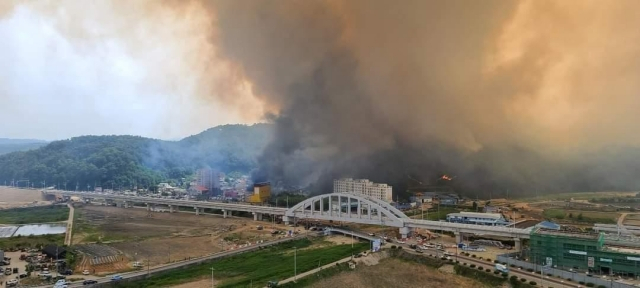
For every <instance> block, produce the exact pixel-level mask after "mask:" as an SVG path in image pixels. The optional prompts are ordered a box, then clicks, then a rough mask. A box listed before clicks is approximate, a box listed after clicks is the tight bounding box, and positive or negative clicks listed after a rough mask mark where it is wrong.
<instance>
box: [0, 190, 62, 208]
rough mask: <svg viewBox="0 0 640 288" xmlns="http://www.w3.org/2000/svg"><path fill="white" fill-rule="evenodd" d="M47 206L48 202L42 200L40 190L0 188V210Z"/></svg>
mask: <svg viewBox="0 0 640 288" xmlns="http://www.w3.org/2000/svg"><path fill="white" fill-rule="evenodd" d="M34 202H36V203H34ZM47 204H50V202H49V201H45V200H44V198H43V197H42V193H40V190H31V189H17V188H12V187H6V186H0V209H7V208H16V207H23V206H33V205H47Z"/></svg>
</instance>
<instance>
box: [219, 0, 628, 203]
mask: <svg viewBox="0 0 640 288" xmlns="http://www.w3.org/2000/svg"><path fill="white" fill-rule="evenodd" d="M211 7H212V8H211V9H212V11H215V12H216V13H215V15H216V23H217V29H218V31H219V33H218V34H217V37H216V39H214V41H215V42H216V45H217V46H218V47H219V48H220V51H221V53H222V55H223V57H224V58H226V59H229V60H230V61H232V62H234V63H236V64H237V65H238V66H239V67H241V71H242V72H243V74H244V76H245V77H246V79H248V81H250V82H251V83H252V84H253V93H254V95H256V97H259V98H260V99H262V101H263V102H265V103H268V104H269V105H272V106H274V107H276V117H275V120H274V121H275V123H276V125H277V128H276V129H277V130H276V131H277V132H276V135H275V139H276V140H275V141H274V142H272V143H271V145H269V147H268V148H267V149H266V151H265V152H264V154H263V156H262V158H261V161H260V163H261V167H260V169H259V170H258V171H257V172H256V173H255V175H254V177H255V178H256V180H271V181H274V182H282V183H296V184H299V185H305V184H309V183H318V184H319V185H318V186H316V187H315V188H316V189H315V190H316V191H318V192H327V191H330V190H329V189H330V183H331V179H333V178H337V177H343V176H355V177H366V178H371V179H372V180H376V181H382V182H387V183H391V184H394V185H396V186H397V187H396V191H398V190H402V189H404V188H405V187H407V186H412V185H419V182H423V183H422V184H423V185H425V184H430V185H438V184H443V183H439V182H438V181H437V180H436V179H438V176H439V175H441V174H442V173H450V174H452V175H457V176H458V177H456V178H455V180H454V181H455V183H456V184H453V185H457V186H459V188H461V189H462V190H464V191H466V192H476V193H488V192H490V191H492V190H499V191H501V192H502V193H504V191H505V190H506V189H511V190H512V191H513V192H512V193H525V192H533V191H534V190H535V189H539V190H542V191H549V190H553V191H557V190H599V189H638V188H640V185H638V184H640V182H638V181H637V180H635V179H634V178H635V177H633V175H631V174H632V173H629V172H626V171H629V170H631V171H637V170H634V169H635V168H637V166H638V164H635V163H638V162H637V161H635V162H634V161H626V162H627V163H623V162H625V161H621V160H622V159H625V158H627V157H630V156H634V155H635V156H637V155H638V152H637V150H636V148H637V147H638V146H637V145H638V140H639V136H638V135H637V134H635V133H632V131H633V130H634V129H633V127H634V125H635V123H638V120H640V119H638V118H639V117H640V114H638V113H635V110H636V109H637V108H638V107H640V105H639V104H640V97H638V95H637V93H638V91H639V89H638V88H640V84H639V82H638V81H637V79H638V76H640V75H639V73H640V57H638V56H640V46H638V45H636V44H635V43H637V40H638V38H639V37H640V30H639V29H635V28H631V27H640V17H638V16H640V14H639V13H640V12H639V11H640V3H638V2H637V1H616V2H615V3H602V2H599V1H482V2H474V1H402V2H400V3H396V2H390V1H370V0H367V1H215V2H213V3H212V5H211ZM612 147H616V148H612ZM633 159H638V158H633ZM629 162H630V163H629ZM603 165H606V166H609V167H608V168H612V170H607V169H604V168H603ZM411 179H420V180H411ZM412 182H413V183H412ZM416 182H418V183H416ZM398 188H399V189H398ZM494 195H495V194H494Z"/></svg>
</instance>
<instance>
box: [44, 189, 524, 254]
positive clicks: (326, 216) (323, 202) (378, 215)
mask: <svg viewBox="0 0 640 288" xmlns="http://www.w3.org/2000/svg"><path fill="white" fill-rule="evenodd" d="M43 193H46V194H54V195H55V194H58V195H63V196H77V197H81V198H82V199H103V200H104V201H105V202H111V203H113V202H115V203H116V204H117V205H118V206H121V207H129V206H130V205H133V203H144V204H146V205H147V207H148V209H152V207H154V205H166V206H167V207H169V211H170V212H174V211H175V210H174V209H176V208H177V207H193V209H195V211H196V214H200V213H201V212H202V209H206V208H209V209H218V210H222V213H223V216H224V217H226V216H227V215H228V213H229V211H244V212H251V213H253V215H254V220H261V219H262V215H263V214H267V215H280V216H283V217H282V218H283V220H284V222H285V223H286V224H289V223H290V222H296V221H298V220H300V219H309V220H326V221H341V222H348V223H359V224H369V225H380V226H391V227H397V228H398V229H400V234H401V235H402V237H403V238H406V237H407V236H408V235H409V234H410V233H411V231H412V230H414V229H416V228H420V229H428V230H442V231H450V232H453V233H454V234H455V235H456V240H457V242H461V236H462V234H474V235H487V236H500V237H508V238H513V240H514V241H515V243H516V247H515V248H516V249H519V248H520V239H528V238H529V236H530V235H529V234H530V230H528V229H519V228H512V227H508V228H507V227H503V226H484V225H471V224H460V223H449V222H441V221H429V220H418V219H411V218H409V217H407V215H405V214H404V213H402V211H400V210H398V209H396V208H395V207H393V206H391V205H390V204H389V203H387V202H384V201H381V200H378V199H373V198H369V197H364V196H359V195H352V194H340V193H332V194H323V195H318V196H315V197H311V198H308V199H305V200H304V201H302V202H300V203H298V204H296V205H295V206H293V207H291V208H289V209H286V208H278V207H267V206H256V205H248V204H232V203H219V202H204V201H188V200H175V199H165V198H153V197H139V196H124V195H114V194H104V193H91V192H67V191H43Z"/></svg>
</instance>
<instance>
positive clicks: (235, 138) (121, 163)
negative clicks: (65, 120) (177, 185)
mask: <svg viewBox="0 0 640 288" xmlns="http://www.w3.org/2000/svg"><path fill="white" fill-rule="evenodd" d="M270 129H271V126H270V125H267V124H256V125H252V126H246V125H225V126H219V127H214V128H211V129H209V130H207V131H204V132H202V133H200V134H197V135H193V136H190V137H187V138H185V139H183V140H180V141H163V140H157V139H150V138H144V137H139V136H126V135H125V136H80V137H75V138H71V139H68V140H61V141H54V142H51V143H49V144H48V145H46V146H43V147H40V148H38V149H34V150H30V151H21V152H13V153H9V154H5V155H0V184H2V185H5V184H6V185H10V184H11V183H14V184H15V185H16V186H18V185H19V186H22V187H24V186H26V185H27V183H30V184H31V185H33V186H34V187H43V186H45V185H46V186H47V187H51V186H54V185H55V186H57V188H60V189H66V190H76V189H78V190H87V189H93V187H95V186H101V187H103V188H109V189H110V188H114V189H118V188H122V189H125V188H127V189H129V188H131V187H133V186H138V187H151V186H155V185H156V184H157V183H160V182H163V181H170V180H180V179H182V178H186V177H188V176H189V175H192V174H193V173H194V172H195V171H196V170H197V169H200V168H212V169H216V170H219V171H221V172H230V171H241V172H249V171H251V170H252V169H253V168H254V167H255V166H256V157H257V155H258V154H259V153H261V152H262V149H263V147H264V146H265V145H266V143H267V141H268V139H269V137H270V133H271V130H270ZM27 180H28V182H27Z"/></svg>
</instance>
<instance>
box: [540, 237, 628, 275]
mask: <svg viewBox="0 0 640 288" xmlns="http://www.w3.org/2000/svg"><path fill="white" fill-rule="evenodd" d="M529 244H530V246H529V247H530V255H529V258H530V261H531V262H532V263H536V264H538V265H542V266H548V267H553V268H559V269H563V270H568V271H584V272H586V273H587V274H596V275H616V276H620V277H625V278H631V279H638V277H639V274H640V238H638V237H632V236H620V235H606V234H604V233H593V232H592V233H584V232H569V231H557V230H549V229H544V228H536V229H534V230H533V231H532V232H531V239H530V243H529Z"/></svg>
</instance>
